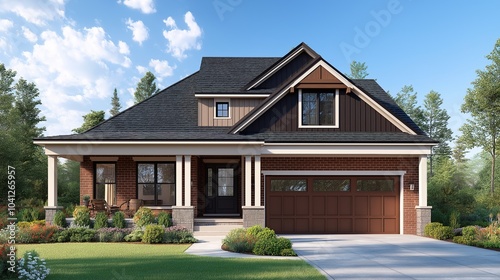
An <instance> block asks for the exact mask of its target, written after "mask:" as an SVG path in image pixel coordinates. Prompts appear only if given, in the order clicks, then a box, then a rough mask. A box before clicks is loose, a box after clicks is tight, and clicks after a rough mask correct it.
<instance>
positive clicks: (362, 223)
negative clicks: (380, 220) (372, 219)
mask: <svg viewBox="0 0 500 280" xmlns="http://www.w3.org/2000/svg"><path fill="white" fill-rule="evenodd" d="M368 220H369V219H367V218H355V219H354V232H356V233H368V232H369V230H368Z"/></svg>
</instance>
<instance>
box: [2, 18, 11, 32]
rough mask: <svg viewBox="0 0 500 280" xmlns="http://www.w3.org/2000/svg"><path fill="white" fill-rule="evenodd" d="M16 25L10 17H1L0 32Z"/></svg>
mask: <svg viewBox="0 0 500 280" xmlns="http://www.w3.org/2000/svg"><path fill="white" fill-rule="evenodd" d="M13 26H14V23H13V22H12V21H10V20H8V19H0V32H7V31H9V29H11V28H12V27H13Z"/></svg>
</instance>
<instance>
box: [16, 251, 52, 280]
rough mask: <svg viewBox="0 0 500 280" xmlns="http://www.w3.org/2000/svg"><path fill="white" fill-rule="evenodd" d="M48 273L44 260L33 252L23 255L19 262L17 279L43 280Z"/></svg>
mask: <svg viewBox="0 0 500 280" xmlns="http://www.w3.org/2000/svg"><path fill="white" fill-rule="evenodd" d="M49 273H50V269H49V268H47V264H46V262H45V260H44V259H40V257H39V255H38V253H37V252H36V251H35V250H31V251H27V252H26V253H24V256H23V258H21V259H20V260H19V264H18V274H19V279H41V280H43V279H45V278H46V277H47V276H48V275H49Z"/></svg>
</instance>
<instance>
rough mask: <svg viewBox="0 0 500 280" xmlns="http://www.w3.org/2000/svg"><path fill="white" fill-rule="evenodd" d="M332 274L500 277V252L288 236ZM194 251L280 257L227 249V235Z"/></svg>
mask: <svg viewBox="0 0 500 280" xmlns="http://www.w3.org/2000/svg"><path fill="white" fill-rule="evenodd" d="M283 236H284V237H287V238H290V239H291V240H292V242H293V249H294V250H295V252H296V253H297V254H298V255H299V257H300V258H301V259H303V260H305V261H307V262H308V263H310V264H311V265H312V266H314V267H316V268H317V269H318V270H319V271H320V272H321V273H323V275H325V277H327V278H328V279H346V280H353V279H391V280H394V279H426V280H430V279H483V280H484V279H488V280H493V279H500V252H496V251H491V250H486V249H480V248H475V247H470V246H465V245H459V244H454V243H450V242H445V241H438V240H434V239H430V238H425V237H419V236H414V235H283ZM196 238H198V239H199V240H200V242H199V243H195V244H193V245H192V246H191V247H189V248H188V249H187V250H186V253H188V254H194V255H199V256H211V257H226V258H274V259H288V260H297V259H298V258H293V257H265V256H254V255H246V254H236V253H231V252H226V251H223V250H222V249H221V248H220V247H221V244H222V243H221V242H222V239H223V238H224V237H223V236H197V237H196Z"/></svg>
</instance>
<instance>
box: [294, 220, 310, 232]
mask: <svg viewBox="0 0 500 280" xmlns="http://www.w3.org/2000/svg"><path fill="white" fill-rule="evenodd" d="M294 232H297V233H308V232H310V231H309V218H303V219H300V218H299V219H295V231H294Z"/></svg>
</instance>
